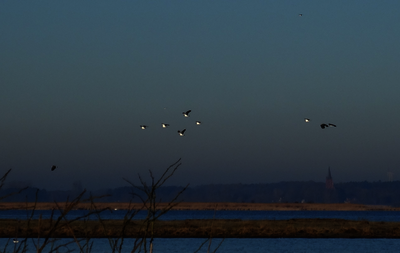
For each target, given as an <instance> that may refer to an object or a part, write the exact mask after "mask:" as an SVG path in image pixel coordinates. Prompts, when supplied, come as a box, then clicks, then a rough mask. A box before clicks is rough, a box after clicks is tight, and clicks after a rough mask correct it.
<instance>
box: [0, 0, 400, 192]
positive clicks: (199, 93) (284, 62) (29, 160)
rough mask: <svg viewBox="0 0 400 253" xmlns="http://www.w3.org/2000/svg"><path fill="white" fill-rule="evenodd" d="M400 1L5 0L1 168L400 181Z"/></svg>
mask: <svg viewBox="0 0 400 253" xmlns="http://www.w3.org/2000/svg"><path fill="white" fill-rule="evenodd" d="M399 10H400V2H399V1H369V0H365V1H316V0H315V1H287V0H286V1H285V0H282V1H235V0H229V1H228V0H226V1H183V0H182V1H10V0H5V1H1V2H0V36H1V39H0V48H1V50H0V115H1V123H0V168H1V171H3V172H6V171H7V170H8V169H9V168H13V170H12V172H11V175H10V178H9V180H10V181H26V182H30V183H31V184H32V185H33V186H36V187H39V188H49V189H68V188H71V187H72V184H73V182H75V181H81V182H82V185H83V186H84V187H87V188H89V189H98V188H112V187H116V186H121V185H126V183H125V182H124V181H123V178H127V179H130V180H132V181H136V179H137V174H138V173H140V174H141V175H143V177H147V171H148V170H149V169H151V170H152V171H154V172H155V174H156V175H160V173H161V172H162V171H163V170H164V169H165V168H167V167H168V165H170V164H171V163H173V162H175V161H176V160H177V159H179V158H182V166H181V167H180V169H179V170H178V172H177V173H176V174H175V176H174V177H173V178H171V180H170V181H169V184H171V185H186V184H187V183H190V184H191V185H198V184H211V183H213V184H218V183H224V184H227V183H270V182H279V181H305V180H314V181H324V180H325V177H326V176H327V170H328V167H329V166H330V167H331V170H332V176H333V179H334V182H346V181H364V180H368V181H377V180H382V181H386V180H387V179H388V177H387V172H388V171H390V172H393V173H394V176H393V178H394V179H395V180H398V179H400V155H399V150H400V114H399V111H400V96H399V95H400V83H399V80H400V71H399V66H400V55H399V54H400V50H399V45H400V44H399V41H400V26H399V24H400V15H399ZM300 13H301V14H303V15H302V16H299V14H300ZM186 110H192V112H191V114H190V117H189V118H184V117H183V116H182V112H183V111H186ZM304 118H310V119H311V122H309V123H305V122H304ZM196 120H200V121H202V125H200V126H196V125H195V121H196ZM161 123H169V124H170V127H169V128H167V129H162V128H161ZM321 123H335V124H336V125H337V127H336V128H328V129H321V128H320V127H319V125H320V124H321ZM142 124H145V125H148V126H149V128H148V129H146V130H141V129H140V127H139V126H140V125H142ZM182 129H186V132H185V136H184V137H180V136H178V134H177V130H182ZM53 164H55V165H57V166H58V167H59V168H58V169H57V170H55V171H53V172H51V171H50V168H51V166H52V165H53Z"/></svg>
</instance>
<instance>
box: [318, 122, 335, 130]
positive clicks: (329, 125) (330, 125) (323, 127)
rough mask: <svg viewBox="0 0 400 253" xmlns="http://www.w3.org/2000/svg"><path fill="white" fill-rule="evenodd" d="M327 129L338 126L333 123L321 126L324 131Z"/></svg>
mask: <svg viewBox="0 0 400 253" xmlns="http://www.w3.org/2000/svg"><path fill="white" fill-rule="evenodd" d="M326 127H336V125H335V124H332V123H328V124H325V123H324V124H321V128H322V129H325V128H326Z"/></svg>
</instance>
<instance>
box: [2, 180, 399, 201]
mask: <svg viewBox="0 0 400 253" xmlns="http://www.w3.org/2000/svg"><path fill="white" fill-rule="evenodd" d="M19 190H20V189H17V188H9V189H5V190H3V192H4V194H7V195H10V196H9V197H8V198H7V199H4V200H3V201H8V202H25V201H28V202H33V201H35V199H36V198H37V201H38V202H52V201H58V202H63V201H66V200H67V197H68V196H70V195H71V192H69V191H46V190H39V192H38V195H36V191H37V190H38V189H35V188H28V189H25V190H24V194H14V195H12V194H13V193H15V192H18V191H19ZM183 190H185V191H184V192H182V191H183ZM92 193H93V195H97V196H104V197H103V198H101V199H96V202H129V201H133V202H136V203H140V202H141V198H146V193H145V192H143V191H140V190H139V189H138V188H136V192H135V194H136V195H137V198H135V199H133V200H132V187H119V188H115V189H105V190H98V191H93V192H92ZM177 194H180V196H181V198H182V199H184V200H185V201H186V202H235V203H279V202H281V203H296V202H297V203H302V202H303V203H344V202H347V203H357V204H365V205H390V206H395V207H398V206H400V181H394V182H348V183H339V184H335V189H334V190H329V189H326V188H325V183H319V182H313V181H309V182H281V183H272V184H213V185H201V186H195V187H188V188H186V187H178V186H160V187H158V188H157V196H158V197H160V198H161V199H164V200H166V199H173V198H174V197H175V196H176V195H177ZM25 196H26V198H25ZM85 197H89V196H88V194H87V195H85Z"/></svg>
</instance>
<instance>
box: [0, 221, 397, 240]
mask: <svg viewBox="0 0 400 253" xmlns="http://www.w3.org/2000/svg"><path fill="white" fill-rule="evenodd" d="M53 225H54V220H53V221H52V222H51V221H50V220H42V221H39V220H31V221H30V222H29V223H28V222H26V221H21V220H9V219H8V220H0V228H1V229H0V237H2V238H11V237H12V238H14V237H17V238H25V237H35V238H38V237H41V238H44V237H46V236H48V235H50V237H53V238H68V237H71V238H72V237H79V238H85V237H86V238H111V237H112V238H119V237H125V238H127V237H132V238H136V237H142V236H143V235H144V230H145V225H144V223H143V222H142V221H133V222H131V223H130V224H128V225H127V226H123V221H122V220H106V221H103V222H99V221H82V220H79V221H75V222H73V223H67V222H65V221H64V222H61V223H60V224H58V225H57V227H56V229H53V230H52V229H51V228H52V227H53V228H54V226H53ZM154 228H155V230H154V237H158V238H209V237H212V238H400V222H369V221H350V220H342V219H291V220H176V221H157V222H156V223H155V227H154Z"/></svg>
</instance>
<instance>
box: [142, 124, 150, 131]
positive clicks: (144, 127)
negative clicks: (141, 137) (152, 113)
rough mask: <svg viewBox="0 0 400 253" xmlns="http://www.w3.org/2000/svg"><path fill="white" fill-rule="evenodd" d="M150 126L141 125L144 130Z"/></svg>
mask: <svg viewBox="0 0 400 253" xmlns="http://www.w3.org/2000/svg"><path fill="white" fill-rule="evenodd" d="M148 127H149V126H146V125H140V128H141V129H143V130H145V129H146V128H148Z"/></svg>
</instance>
